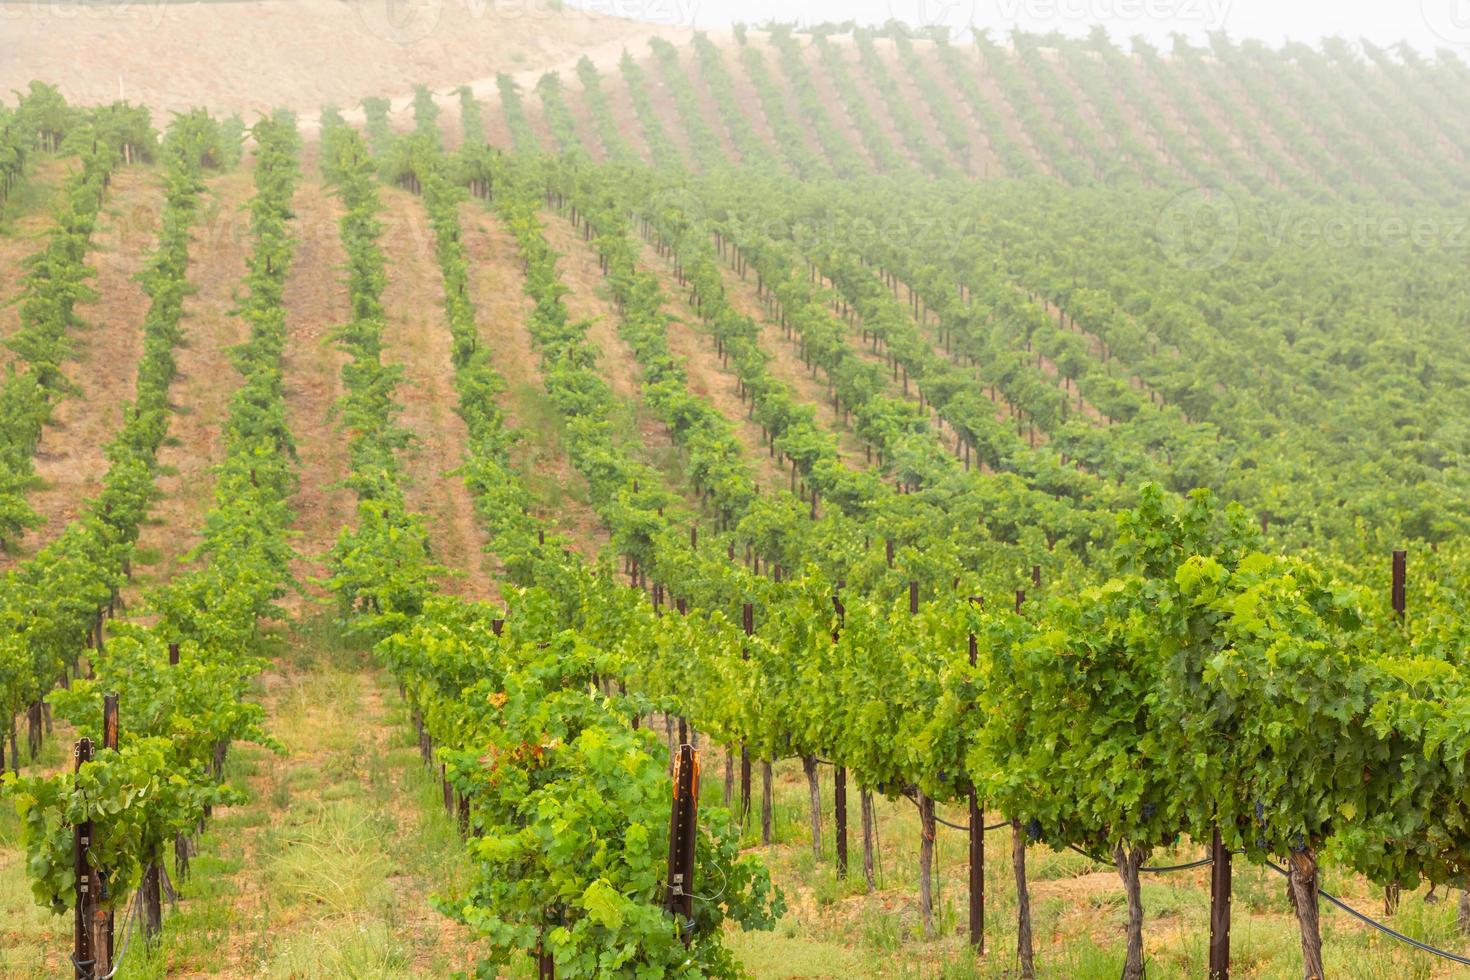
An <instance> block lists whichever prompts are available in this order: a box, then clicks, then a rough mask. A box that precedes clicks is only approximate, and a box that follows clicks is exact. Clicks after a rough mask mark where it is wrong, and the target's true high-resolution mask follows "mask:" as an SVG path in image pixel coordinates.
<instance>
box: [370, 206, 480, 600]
mask: <svg viewBox="0 0 1470 980" xmlns="http://www.w3.org/2000/svg"><path fill="white" fill-rule="evenodd" d="M382 197H383V205H384V213H383V234H382V238H381V239H380V241H381V244H382V248H383V254H384V257H385V258H386V259H387V261H388V283H387V287H386V288H385V289H384V290H383V309H384V311H385V312H386V314H387V325H386V327H385V329H384V331H383V357H384V359H385V361H387V362H389V363H393V364H399V365H401V366H402V368H403V378H402V381H401V383H400V384H399V386H398V392H397V401H398V404H399V405H401V406H402V407H403V413H402V415H401V416H400V417H399V421H400V422H401V424H402V425H403V426H404V427H405V428H406V429H408V431H409V432H410V433H412V434H413V436H414V438H415V440H416V442H417V445H416V446H414V447H411V448H410V449H409V450H408V452H407V454H406V455H405V458H404V467H403V469H404V473H405V480H404V484H405V485H404V495H405V497H406V498H407V502H408V507H409V509H410V510H411V511H414V512H416V513H419V514H422V515H423V517H424V520H425V524H426V526H427V528H428V531H429V544H430V547H431V548H432V549H433V554H434V560H435V561H436V562H438V563H439V564H441V565H444V566H446V567H447V568H449V569H452V570H453V572H454V574H453V575H451V576H450V577H449V578H448V580H447V581H446V583H445V585H446V587H447V588H448V589H449V591H451V592H454V593H456V594H460V595H464V596H466V597H468V598H473V599H495V598H498V597H499V594H500V593H499V589H498V588H497V586H496V585H495V583H494V581H493V580H492V579H491V578H490V576H489V575H487V574H486V572H485V567H484V566H485V545H486V540H485V532H484V530H483V529H482V528H481V526H480V523H479V519H478V518H477V516H476V514H475V505H474V501H473V499H472V498H471V497H470V492H469V488H468V487H466V486H465V484H464V481H463V480H461V479H459V478H458V477H457V476H451V475H449V474H450V472H451V471H453V470H456V469H458V468H459V467H460V466H462V465H463V464H464V461H465V446H466V444H467V443H468V441H469V435H468V433H467V432H466V430H465V425H464V419H462V418H460V417H459V413H458V412H456V411H455V410H454V408H455V404H456V403H457V401H458V396H457V395H456V393H455V390H454V358H453V353H452V352H453V346H454V345H453V338H452V337H451V335H450V332H449V324H448V323H447V322H446V321H445V317H444V305H443V304H444V279H443V276H442V275H441V274H440V271H439V263H438V260H437V257H436V255H435V251H434V239H433V231H432V229H431V228H430V227H429V221H428V214H427V212H425V211H424V208H423V205H422V204H421V203H420V202H419V200H418V199H417V198H415V197H413V195H411V194H409V193H408V192H407V191H402V190H398V189H396V188H384V189H383V191H382Z"/></svg>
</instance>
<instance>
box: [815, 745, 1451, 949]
mask: <svg viewBox="0 0 1470 980" xmlns="http://www.w3.org/2000/svg"><path fill="white" fill-rule="evenodd" d="M818 761H819V762H821V761H823V760H820V759H819V760H818ZM825 764H826V765H831V763H830V762H828V763H825ZM904 799H906V800H908V801H909V802H910V803H912V804H913V805H914V806H915V807H917V806H918V805H919V801H918V800H916V799H914V798H913V797H912V796H909V795H908V794H907V793H905V794H904ZM934 821H935V823H940V824H943V825H944V826H946V827H950V828H952V829H954V830H963V831H965V832H966V833H968V832H969V830H970V827H969V825H968V824H957V823H950V822H949V821H948V820H945V819H944V818H943V817H941V816H939V815H938V814H935V816H934ZM1008 826H1010V822H1009V821H1006V820H1002V821H1001V822H1000V823H997V824H991V825H990V826H988V827H986V828H984V829H985V832H986V833H987V834H988V833H990V831H992V830H999V829H1000V828H1002V827H1008ZM1067 847H1068V849H1069V850H1073V851H1076V852H1077V853H1078V854H1080V855H1082V856H1083V857H1085V858H1087V859H1088V860H1089V861H1093V862H1096V863H1097V864H1111V863H1112V862H1110V861H1104V860H1102V859H1101V858H1098V857H1094V856H1093V855H1091V854H1088V853H1087V852H1086V851H1084V850H1082V848H1080V847H1077V846H1076V845H1074V844H1068V845H1067ZM1230 853H1231V854H1244V853H1245V852H1244V851H1231V852H1230ZM1214 863H1215V859H1214V858H1201V859H1200V860H1198V861H1190V862H1189V863H1188V864H1171V865H1165V866H1162V867H1149V868H1139V869H1138V870H1139V871H1140V872H1144V873H1146V874H1158V875H1161V874H1170V873H1172V872H1175V871H1193V870H1195V869H1196V868H1207V867H1209V866H1210V865H1212V864H1214ZM1262 863H1263V864H1265V865H1266V867H1268V868H1270V869H1271V870H1272V871H1274V872H1276V873H1277V874H1279V875H1281V876H1282V877H1283V878H1287V879H1290V877H1291V873H1290V872H1288V871H1287V870H1286V869H1285V868H1283V867H1281V866H1279V865H1277V864H1275V863H1273V862H1271V861H1269V860H1264V859H1263V861H1262ZM1317 894H1318V895H1321V896H1322V897H1323V898H1324V899H1326V900H1327V902H1328V903H1329V904H1331V905H1335V906H1337V907H1338V908H1340V909H1342V910H1343V911H1344V912H1346V913H1347V914H1348V915H1350V916H1352V917H1353V918H1355V919H1357V920H1358V921H1359V922H1362V923H1364V924H1365V925H1370V926H1372V927H1373V928H1374V929H1377V930H1378V931H1379V932H1381V933H1383V934H1384V935H1386V936H1392V937H1393V938H1394V939H1397V940H1398V941H1399V942H1402V943H1408V944H1409V945H1410V946H1413V947H1414V948H1415V949H1420V950H1423V951H1424V952H1426V953H1431V954H1433V955H1435V956H1438V957H1440V958H1441V959H1446V960H1449V961H1450V962H1452V963H1459V964H1460V965H1461V966H1470V957H1466V956H1460V955H1459V954H1457V953H1451V952H1449V951H1447V950H1443V949H1439V948H1437V947H1435V946H1431V945H1429V944H1428V943H1426V942H1421V941H1420V940H1418V939H1415V938H1414V937H1412V936H1406V935H1404V934H1403V933H1401V932H1399V931H1398V930H1396V929H1393V928H1390V927H1389V926H1386V925H1384V924H1383V923H1382V922H1379V921H1378V920H1376V919H1370V918H1369V917H1368V916H1366V915H1364V914H1363V913H1362V912H1359V911H1358V910H1357V909H1355V908H1353V907H1352V906H1351V905H1348V904H1347V903H1346V902H1344V901H1343V900H1342V899H1340V898H1338V897H1337V896H1336V895H1333V894H1331V893H1329V892H1325V891H1323V890H1322V889H1321V888H1318V889H1317Z"/></svg>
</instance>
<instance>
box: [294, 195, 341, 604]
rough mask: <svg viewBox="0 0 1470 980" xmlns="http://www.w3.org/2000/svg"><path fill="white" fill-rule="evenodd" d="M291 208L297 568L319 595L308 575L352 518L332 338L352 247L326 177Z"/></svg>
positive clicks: (319, 572)
mask: <svg viewBox="0 0 1470 980" xmlns="http://www.w3.org/2000/svg"><path fill="white" fill-rule="evenodd" d="M292 209H293V210H294V211H295V213H296V225H295V230H296V234H297V236H298V238H299V244H298V245H297V249H296V256H295V259H294V261H293V262H292V264H291V273H290V275H289V276H288V277H287V279H286V291H285V297H284V301H285V307H286V349H285V356H284V358H283V363H282V371H283V376H284V384H285V395H286V419H287V423H288V424H289V425H290V428H291V435H292V437H293V438H294V439H295V441H296V452H297V455H298V456H299V457H300V460H301V465H300V466H298V468H297V472H298V474H299V476H300V483H299V485H298V487H297V491H296V494H295V495H294V496H293V497H292V498H291V502H290V503H291V508H292V510H293V511H294V512H295V514H296V521H295V523H294V524H293V525H292V530H293V531H294V532H295V533H296V535H297V536H296V539H295V541H293V542H292V546H293V547H294V548H295V549H296V551H297V554H298V556H299V557H298V560H297V561H296V562H294V563H293V566H292V573H293V574H294V575H295V576H296V578H297V580H298V581H300V582H301V583H302V584H303V585H305V586H307V593H308V595H311V596H314V597H316V598H318V599H320V598H322V597H323V596H324V595H325V591H324V590H323V589H321V588H320V587H317V586H313V585H311V584H310V583H309V579H313V578H321V577H322V576H324V575H325V574H326V565H325V562H324V561H323V557H324V556H325V555H326V554H327V553H328V552H330V551H331V549H332V545H333V544H335V543H336V540H337V533H338V531H339V530H340V529H341V528H342V527H343V526H344V525H345V524H347V523H348V522H349V521H351V520H352V517H353V497H352V493H351V491H349V490H347V489H346V488H345V487H342V486H341V485H340V484H341V482H342V481H343V480H345V479H346V478H347V472H348V468H349V464H348V459H347V444H346V439H345V437H344V436H343V434H342V432H341V431H340V429H338V427H337V425H336V423H335V420H334V417H333V416H334V409H335V405H336V402H337V399H339V398H340V397H342V394H343V385H342V365H343V364H345V363H346V360H347V357H346V355H345V354H344V353H342V352H341V351H340V350H338V349H337V347H336V345H335V344H334V343H333V342H332V330H333V328H334V327H337V326H339V325H340V324H342V323H345V322H346V320H347V317H348V316H349V315H350V313H351V310H350V307H349V306H348V298H347V286H346V284H345V283H344V282H343V275H342V271H341V270H342V269H343V267H344V266H345V265H346V262H347V253H346V252H345V251H344V250H343V248H342V243H341V239H340V238H339V237H338V230H337V222H338V220H339V219H340V218H341V216H342V205H341V204H340V203H339V202H338V201H337V199H336V198H335V197H333V196H331V194H330V192H329V191H328V190H327V188H326V187H324V186H323V185H322V183H321V180H320V178H318V177H316V176H315V175H303V177H302V178H301V180H300V181H299V182H298V184H297V188H296V197H295V200H294V201H292Z"/></svg>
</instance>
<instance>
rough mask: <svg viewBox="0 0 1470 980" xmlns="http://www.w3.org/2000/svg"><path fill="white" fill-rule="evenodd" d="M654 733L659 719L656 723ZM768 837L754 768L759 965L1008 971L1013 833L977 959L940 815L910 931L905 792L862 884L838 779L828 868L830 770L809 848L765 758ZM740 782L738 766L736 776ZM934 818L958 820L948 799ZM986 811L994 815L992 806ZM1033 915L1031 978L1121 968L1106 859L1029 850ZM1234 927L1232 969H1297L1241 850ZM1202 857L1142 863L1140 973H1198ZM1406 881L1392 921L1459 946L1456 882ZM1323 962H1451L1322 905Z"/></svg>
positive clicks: (853, 827) (1294, 973)
mask: <svg viewBox="0 0 1470 980" xmlns="http://www.w3.org/2000/svg"><path fill="white" fill-rule="evenodd" d="M655 730H661V729H659V728H658V727H657V726H655ZM705 760H706V761H705V765H704V769H703V771H704V778H705V784H704V786H703V789H702V796H701V799H702V800H703V801H705V803H704V805H705V806H706V807H711V806H717V805H720V803H721V801H722V797H723V789H724V786H723V783H724V752H723V750H721V749H718V748H715V747H709V746H706V747H705ZM775 772H776V780H775V794H774V796H775V806H774V814H773V815H774V829H775V843H774V845H773V846H772V847H770V848H765V847H762V846H761V845H760V842H759V839H760V822H759V807H760V770H759V767H758V766H757V767H756V769H755V773H754V779H753V787H752V788H753V795H754V797H755V799H754V806H753V812H752V815H751V821H750V823H749V824H748V825H747V830H746V837H745V840H746V844H747V846H748V847H750V848H751V849H752V850H754V851H756V852H757V853H761V854H763V855H764V856H765V857H766V860H767V863H768V864H769V866H770V867H771V869H772V875H773V877H774V879H775V880H776V882H777V884H778V885H780V886H781V887H782V888H783V890H784V891H785V892H786V894H787V899H788V904H789V906H790V911H789V912H788V914H787V915H786V917H785V918H784V919H783V920H782V921H781V922H779V923H778V924H777V926H776V929H775V930H774V932H771V933H754V934H743V935H742V934H738V933H732V934H731V935H730V937H729V942H730V945H731V948H732V949H733V950H735V952H736V954H737V956H738V957H739V959H740V961H741V962H742V963H743V964H744V965H745V967H746V968H747V969H748V970H749V971H750V972H751V974H752V975H753V976H755V977H757V978H763V980H764V978H797V977H827V976H872V977H904V978H907V977H913V978H920V977H923V978H931V977H938V978H970V977H984V978H1001V977H1014V976H1015V975H1016V971H1017V962H1016V955H1015V944H1016V939H1015V935H1016V933H1015V921H1014V920H1015V892H1014V883H1013V880H1012V876H1011V866H1010V834H1009V831H1008V830H1006V829H1001V830H999V831H995V832H992V833H991V834H989V835H988V837H987V841H986V852H987V858H988V860H987V863H986V874H985V879H986V940H987V953H986V956H985V957H984V958H983V959H982V958H979V957H977V956H975V955H974V953H973V952H972V951H971V950H970V949H969V948H968V945H967V942H966V939H967V929H968V893H967V877H968V844H967V841H966V838H965V835H964V834H962V833H959V832H957V831H954V830H950V829H947V828H943V827H941V828H940V831H939V838H938V843H937V868H936V875H935V883H936V900H935V906H936V922H937V926H938V936H937V937H936V938H934V939H929V940H926V939H924V938H923V937H922V930H921V927H920V920H919V916H918V866H917V860H918V840H919V827H918V819H917V814H916V813H915V810H914V807H913V805H912V804H911V803H909V802H908V801H907V800H903V799H899V800H896V801H887V800H883V799H881V798H880V799H879V800H877V801H876V810H877V814H878V844H879V846H878V851H877V854H876V861H875V864H876V868H877V875H876V877H877V879H878V880H877V884H878V888H877V890H876V891H875V892H874V893H873V894H868V893H867V890H866V888H865V887H864V886H863V884H862V880H861V863H860V862H861V839H860V827H861V823H860V816H859V813H860V811H859V806H858V797H857V792H856V790H855V789H852V788H850V789H849V801H848V809H849V814H850V818H849V819H850V827H849V854H850V861H851V864H852V877H851V878H849V879H848V880H847V881H838V879H837V878H836V875H835V870H834V868H833V860H832V850H833V840H832V833H833V827H832V813H831V791H832V784H831V773H830V770H827V769H823V771H822V781H823V782H822V794H823V809H824V817H823V821H824V822H823V833H824V853H823V859H822V860H821V861H816V860H814V859H813V857H812V853H811V846H810V830H809V827H808V823H807V821H808V812H807V795H806V793H807V788H806V780H805V777H804V775H803V774H802V772H801V767H800V763H799V762H796V761H786V762H782V763H778V764H777V766H776V769H775ZM736 792H737V794H738V792H739V790H738V779H737V789H736ZM941 815H942V816H944V817H946V818H947V819H949V820H952V821H954V822H956V823H963V822H964V820H965V816H964V813H963V811H962V810H960V809H959V808H956V807H951V808H948V809H947V810H945V811H943V812H942V813H941ZM988 819H989V820H991V821H992V822H993V821H994V820H995V815H993V814H992V815H989V816H988ZM1201 853H1202V850H1201V849H1200V848H1199V847H1197V846H1195V845H1192V844H1190V843H1189V842H1187V841H1186V842H1184V843H1183V844H1182V845H1181V846H1180V847H1179V848H1177V849H1171V850H1169V851H1164V852H1159V853H1157V854H1155V855H1154V857H1153V859H1152V860H1151V863H1155V864H1172V863H1181V862H1183V861H1188V860H1191V859H1193V858H1196V857H1198V856H1199V855H1200V854H1201ZM1027 872H1028V878H1029V881H1030V884H1031V901H1032V925H1033V932H1034V936H1035V951H1036V966H1037V972H1038V975H1039V976H1041V977H1051V978H1058V980H1061V978H1066V980H1073V978H1109V980H1110V978H1113V977H1116V976H1117V975H1118V973H1119V972H1120V970H1121V968H1122V963H1123V956H1124V943H1123V932H1124V926H1125V922H1126V904H1125V902H1124V897H1123V890H1122V884H1121V882H1120V881H1119V880H1118V876H1117V873H1116V872H1115V871H1114V870H1113V869H1112V867H1111V866H1106V865H1099V864H1095V863H1093V862H1092V861H1090V860H1088V859H1087V858H1085V857H1082V856H1081V855H1078V854H1075V853H1073V852H1071V851H1062V852H1055V851H1052V850H1050V849H1049V848H1047V847H1045V846H1032V847H1031V848H1030V849H1029V850H1028V852H1027ZM1233 883H1234V898H1235V901H1234V922H1233V928H1232V937H1231V938H1232V957H1233V965H1234V968H1235V969H1234V970H1233V973H1234V975H1236V976H1239V977H1249V978H1263V980H1265V978H1269V980H1278V978H1279V980H1295V978H1297V977H1300V976H1301V947H1300V940H1299V938H1298V935H1297V928H1296V921H1295V919H1294V918H1293V917H1292V915H1291V910H1290V906H1289V905H1288V903H1287V901H1286V897H1285V887H1284V883H1283V881H1282V879H1280V878H1279V877H1277V876H1276V875H1275V873H1274V872H1271V871H1269V870H1267V869H1264V868H1258V867H1252V866H1250V865H1248V864H1245V863H1244V862H1241V861H1239V860H1237V862H1236V865H1235V874H1234V878H1233ZM1324 886H1325V887H1326V888H1327V889H1328V890H1329V891H1331V892H1333V893H1334V894H1338V895H1339V896H1340V897H1342V898H1344V900H1346V901H1349V903H1350V904H1352V905H1353V906H1354V907H1355V908H1357V909H1360V910H1362V911H1363V912H1365V913H1367V914H1370V915H1378V914H1380V913H1381V912H1382V894H1381V891H1380V890H1379V889H1377V888H1375V887H1374V886H1372V885H1371V884H1370V883H1368V882H1366V881H1363V880H1361V879H1356V878H1350V877H1347V876H1344V875H1341V874H1337V873H1334V872H1332V871H1331V870H1328V871H1327V872H1326V873H1325V877H1324ZM1208 887H1209V869H1208V868H1204V869H1199V870H1195V871H1190V872H1183V873H1176V874H1167V875H1157V876H1151V875H1146V876H1145V878H1144V881H1143V904H1144V909H1145V913H1146V916H1147V918H1146V921H1145V925H1144V942H1145V952H1146V955H1147V959H1148V970H1149V976H1150V977H1151V978H1160V977H1167V978H1173V977H1179V978H1186V977H1199V976H1203V975H1204V973H1205V972H1206V965H1207V961H1208V948H1207V947H1208V936H1209V893H1208ZM1425 891H1427V889H1423V890H1421V891H1420V892H1419V893H1417V894H1415V895H1408V894H1406V895H1405V896H1404V898H1403V903H1402V905H1401V908H1400V911H1399V912H1398V914H1397V915H1396V916H1395V917H1394V918H1393V920H1392V924H1393V925H1394V927H1395V928H1398V929H1399V930H1401V931H1403V932H1405V933H1407V934H1409V935H1412V936H1415V937H1418V938H1421V939H1423V940H1425V941H1427V942H1430V943H1433V944H1436V945H1440V946H1442V947H1443V948H1446V949H1449V950H1454V951H1465V950H1470V937H1465V936H1461V935H1460V934H1459V932H1458V929H1457V926H1456V921H1455V919H1456V903H1457V900H1458V893H1455V894H1451V895H1445V894H1444V893H1441V898H1442V899H1443V901H1441V902H1440V903H1439V904H1434V905H1431V904H1426V903H1424V901H1423V895H1424V893H1425ZM1322 927H1323V936H1324V947H1325V949H1324V954H1325V957H1326V961H1327V962H1326V965H1327V970H1328V973H1329V974H1330V975H1331V976H1333V977H1334V978H1338V977H1346V978H1349V980H1379V978H1382V980H1388V978H1399V977H1404V978H1420V980H1429V978H1438V977H1452V976H1458V975H1460V974H1459V973H1458V972H1457V970H1458V968H1457V967H1455V966H1454V965H1453V964H1449V963H1446V962H1444V961H1441V960H1436V959H1434V958H1432V957H1430V956H1428V955H1427V954H1424V953H1421V952H1418V951H1415V950H1412V949H1410V948H1409V947H1407V946H1404V945H1402V944H1400V943H1397V942H1394V941H1392V940H1390V939H1388V938H1387V937H1384V936H1380V935H1378V934H1376V933H1374V932H1372V931H1371V930H1369V929H1368V928H1367V927H1365V926H1363V925H1361V924H1359V923H1357V922H1355V921H1354V920H1352V919H1350V918H1349V917H1348V916H1346V915H1345V914H1343V913H1341V912H1339V911H1337V910H1335V909H1331V908H1329V907H1327V906H1326V905H1325V904H1324V907H1323V912H1322Z"/></svg>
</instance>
